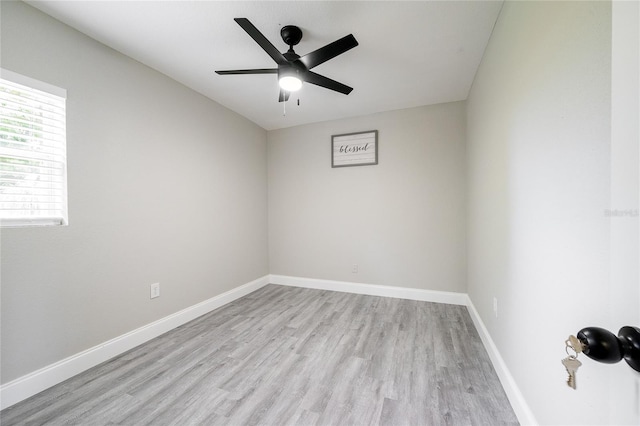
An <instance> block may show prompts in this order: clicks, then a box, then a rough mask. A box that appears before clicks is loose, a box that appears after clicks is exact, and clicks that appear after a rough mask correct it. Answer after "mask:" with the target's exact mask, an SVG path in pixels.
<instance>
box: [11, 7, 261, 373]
mask: <svg viewBox="0 0 640 426" xmlns="http://www.w3.org/2000/svg"><path fill="white" fill-rule="evenodd" d="M1 31H2V33H1V36H2V58H1V59H2V67H4V68H6V69H10V70H12V71H16V72H18V73H21V74H24V75H27V76H30V77H33V78H36V79H39V80H42V81H45V82H48V83H51V84H54V85H57V86H59V87H62V88H65V89H67V95H68V101H67V108H68V111H67V114H68V120H67V127H68V146H67V148H68V163H69V164H68V189H69V221H70V225H69V226H67V227H48V228H22V229H3V230H2V235H1V244H2V265H1V266H2V318H1V319H2V330H1V332H2V365H1V369H0V370H1V371H2V382H3V383H6V382H8V381H10V380H12V379H15V378H17V377H19V376H22V375H24V374H27V373H29V372H32V371H34V370H36V369H38V368H41V367H44V366H46V365H49V364H51V363H53V362H56V361H59V360H61V359H63V358H65V357H68V356H70V355H73V354H76V353H78V352H80V351H82V350H84V349H87V348H89V347H92V346H94V345H96V344H99V343H101V342H104V341H106V340H108V339H111V338H113V337H116V336H119V335H121V334H123V333H125V332H128V331H131V330H133V329H135V328H137V327H140V326H142V325H145V324H147V323H150V322H152V321H154V320H157V319H159V318H162V317H165V316H167V315H169V314H171V313H174V312H176V311H178V310H180V309H183V308H185V307H188V306H191V305H194V304H196V303H198V302H201V301H203V300H206V299H208V298H210V297H213V296H215V295H218V294H220V293H223V292H225V291H227V290H229V289H232V288H234V287H237V286H239V285H241V284H245V283H247V282H249V281H252V280H254V279H256V278H259V277H261V276H264V275H266V274H267V273H268V261H267V187H266V185H267V166H266V158H267V157H266V156H267V151H266V149H267V147H266V132H265V131H264V130H263V129H261V128H259V127H258V126H256V125H255V124H253V123H251V122H249V121H248V120H246V119H244V118H243V117H241V116H239V115H237V114H235V113H233V112H231V111H229V110H227V109H225V108H223V107H221V106H220V105H218V104H216V103H214V102H212V101H211V100H208V99H206V98H205V97H203V96H201V95H199V94H196V93H195V92H193V91H191V90H189V89H187V88H185V87H184V86H181V85H180V84H178V83H176V82H175V81H173V80H171V79H169V78H168V77H166V76H164V75H162V74H159V73H157V72H155V71H153V70H151V69H149V68H147V67H146V66H143V65H141V64H140V63H138V62H135V61H133V60H132V59H130V58H128V57H126V56H123V55H121V54H119V53H118V52H115V51H113V50H111V49H109V48H107V47H105V46H103V45H101V44H99V43H97V42H95V41H93V40H91V39H89V38H88V37H86V36H84V35H82V34H80V33H78V32H76V31H75V30H72V29H70V28H69V27H67V26H65V25H62V24H61V23H59V22H58V21H55V20H53V19H52V18H50V17H48V16H46V15H44V14H42V13H40V12H39V11H36V10H35V9H33V8H31V7H30V6H27V5H25V4H24V3H22V2H4V1H3V2H2V25H1ZM154 282H160V284H161V296H160V298H158V299H154V300H150V299H149V285H150V284H151V283H154Z"/></svg>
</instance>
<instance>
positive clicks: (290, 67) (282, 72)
mask: <svg viewBox="0 0 640 426" xmlns="http://www.w3.org/2000/svg"><path fill="white" fill-rule="evenodd" d="M234 21H236V22H237V23H238V25H240V26H241V27H242V29H243V30H245V31H246V32H247V34H249V35H250V36H251V38H253V39H254V40H255V41H256V43H258V44H259V45H260V47H262V49H263V50H264V51H265V52H267V54H268V55H269V56H270V57H271V59H273V60H274V61H275V62H276V64H278V67H277V68H259V69H248V70H229V71H216V73H217V74H220V75H230V74H278V81H279V84H280V96H279V97H278V101H279V102H283V101H287V100H288V99H289V95H290V94H291V92H295V91H296V90H299V89H300V87H302V82H307V83H311V84H315V85H316V86H320V87H324V88H326V89H330V90H335V91H336V92H340V93H344V94H345V95H348V94H349V93H351V91H352V90H353V88H352V87H349V86H347V85H345V84H342V83H340V82H337V81H335V80H332V79H330V78H327V77H325V76H322V75H320V74H316V73H315V72H313V71H310V70H311V68H313V67H316V66H318V65H320V64H322V63H324V62H326V61H328V60H329V59H332V58H335V57H336V56H338V55H340V54H342V53H344V52H346V51H347V50H349V49H353V48H354V47H356V46H357V45H358V41H357V40H356V38H355V37H354V36H353V34H349V35H348V36H345V37H342V38H341V39H339V40H336V41H334V42H333V43H329V44H327V45H326V46H324V47H321V48H320V49H317V50H314V51H313V52H311V53H307V54H306V55H304V56H300V55H298V54H297V53H296V52H294V51H293V46H295V45H296V44H298V43H299V42H300V40H301V39H302V30H301V29H300V28H298V27H296V26H294V25H286V26H284V27H282V29H281V30H280V36H281V37H282V40H283V41H284V42H285V43H286V44H287V45H288V46H289V50H288V51H287V52H285V53H280V51H279V50H278V49H277V48H276V47H275V46H274V45H273V44H271V42H269V40H267V38H266V37H265V36H264V35H263V34H262V33H261V32H260V31H259V30H258V29H257V28H256V27H255V26H254V25H253V24H252V23H251V22H250V21H249V20H248V19H247V18H235V19H234Z"/></svg>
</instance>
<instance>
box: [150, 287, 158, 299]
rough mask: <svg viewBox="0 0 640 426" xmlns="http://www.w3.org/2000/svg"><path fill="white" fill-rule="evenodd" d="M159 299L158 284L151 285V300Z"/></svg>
mask: <svg viewBox="0 0 640 426" xmlns="http://www.w3.org/2000/svg"><path fill="white" fill-rule="evenodd" d="M156 297H160V283H154V284H151V298H152V299H155V298H156Z"/></svg>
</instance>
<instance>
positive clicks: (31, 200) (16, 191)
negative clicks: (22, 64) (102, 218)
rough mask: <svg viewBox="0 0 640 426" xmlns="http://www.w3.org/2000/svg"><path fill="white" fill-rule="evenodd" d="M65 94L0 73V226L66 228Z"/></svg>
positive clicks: (56, 88)
mask: <svg viewBox="0 0 640 426" xmlns="http://www.w3.org/2000/svg"><path fill="white" fill-rule="evenodd" d="M66 144H67V140H66V91H65V90H64V89H60V88H58V87H54V86H51V85H49V84H47V83H43V82H41V81H37V80H34V79H31V78H29V77H25V76H22V75H20V74H16V73H14V72H11V71H8V70H5V69H0V224H1V225H2V226H43V225H66V224H67V155H66V150H67V148H66Z"/></svg>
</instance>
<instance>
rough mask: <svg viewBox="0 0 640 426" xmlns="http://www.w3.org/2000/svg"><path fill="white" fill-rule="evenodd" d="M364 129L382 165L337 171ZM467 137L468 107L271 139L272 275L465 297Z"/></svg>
mask: <svg viewBox="0 0 640 426" xmlns="http://www.w3.org/2000/svg"><path fill="white" fill-rule="evenodd" d="M366 130H378V131H379V164H378V165H375V166H360V167H344V168H335V169H332V168H331V135H336V134H343V133H352V132H357V131H366ZM464 138H465V105H464V103H462V102H456V103H449V104H441V105H434V106H426V107H420V108H412V109H405V110H399V111H391V112H385V113H380V114H374V115H368V116H363V117H357V118H351V119H345V120H337V121H329V122H323V123H318V124H310V125H305V126H299V127H294V128H288V129H281V130H275V131H270V132H269V134H268V141H269V142H268V146H269V148H268V151H269V152H268V165H269V166H268V167H269V268H270V272H271V273H272V274H279V275H291V276H296V277H310V278H321V279H329V280H340V281H349V282H362V283H368V284H382V285H389V286H402V287H412V288H419V289H429V290H445V291H454V292H465V291H466V284H465V280H466V277H465V213H464V212H465V202H464V197H465V164H464V163H465V148H464ZM353 264H358V266H359V272H358V273H357V274H354V273H352V271H351V270H352V265H353Z"/></svg>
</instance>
